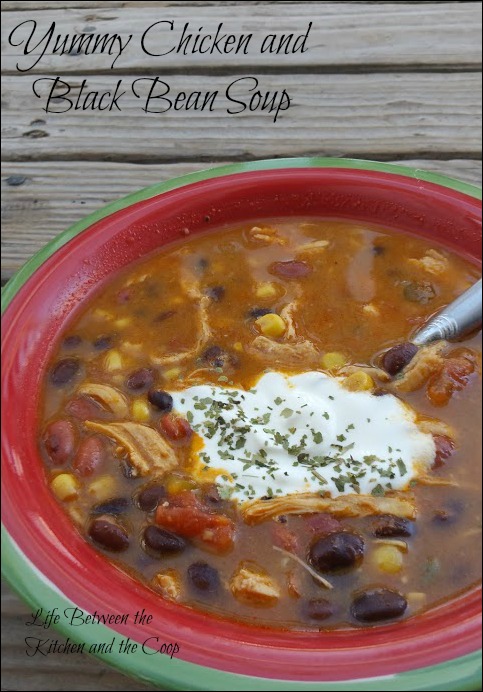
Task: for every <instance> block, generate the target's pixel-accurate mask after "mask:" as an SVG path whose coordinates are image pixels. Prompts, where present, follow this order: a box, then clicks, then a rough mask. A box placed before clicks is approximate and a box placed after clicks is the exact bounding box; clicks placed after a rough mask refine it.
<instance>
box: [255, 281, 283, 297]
mask: <svg viewBox="0 0 483 692" xmlns="http://www.w3.org/2000/svg"><path fill="white" fill-rule="evenodd" d="M255 295H256V296H257V298H260V300H269V299H271V298H276V297H277V295H278V289H277V285H276V284H274V283H273V282H272V281H263V282H262V283H259V284H258V285H257V287H256V289H255Z"/></svg>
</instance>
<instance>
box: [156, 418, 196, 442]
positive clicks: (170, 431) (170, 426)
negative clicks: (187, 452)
mask: <svg viewBox="0 0 483 692" xmlns="http://www.w3.org/2000/svg"><path fill="white" fill-rule="evenodd" d="M159 427H160V429H161V432H162V433H163V435H164V436H165V437H167V438H168V440H171V441H174V442H182V441H183V442H185V441H186V442H187V441H188V440H189V439H190V438H191V435H192V434H193V430H192V429H191V426H190V424H189V423H188V421H187V420H186V418H182V416H177V415H176V414H175V413H166V414H165V415H164V416H161V418H160V420H159Z"/></svg>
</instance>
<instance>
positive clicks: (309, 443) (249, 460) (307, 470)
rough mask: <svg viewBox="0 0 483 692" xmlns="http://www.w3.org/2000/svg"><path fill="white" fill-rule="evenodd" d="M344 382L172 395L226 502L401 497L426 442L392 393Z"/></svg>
mask: <svg viewBox="0 0 483 692" xmlns="http://www.w3.org/2000/svg"><path fill="white" fill-rule="evenodd" d="M342 381H343V380H342V378H335V377H331V376H328V375H326V374H324V373H322V372H315V371H314V372H306V373H303V374H301V375H294V376H288V375H284V374H282V373H277V372H269V373H267V374H265V375H263V376H262V377H261V378H260V379H259V380H258V382H257V384H256V385H255V386H254V387H253V388H252V389H249V390H242V389H237V388H234V387H228V386H225V385H220V386H213V385H198V386H195V387H190V388H188V389H185V390H182V391H177V392H172V395H173V399H174V407H175V409H176V410H177V411H178V412H179V413H181V414H183V415H185V416H186V417H187V418H188V420H189V421H190V423H191V427H192V428H193V429H194V431H195V432H196V433H197V435H198V440H199V442H200V444H199V446H200V447H201V449H199V451H198V452H197V454H198V458H199V461H200V462H201V465H199V467H201V468H202V469H203V468H204V467H206V470H208V469H215V468H216V469H220V473H219V474H217V477H216V482H217V483H218V485H219V486H220V488H221V492H222V495H224V496H227V497H228V496H231V497H232V498H233V499H236V500H238V501H239V502H244V501H246V500H251V499H259V498H262V497H267V496H268V497H277V496H280V497H281V496H283V495H288V494H291V493H299V492H315V493H320V492H323V493H328V494H329V495H330V496H331V497H337V496H339V495H343V494H349V493H361V494H367V495H370V494H373V495H383V494H384V493H385V492H386V491H388V490H402V489H405V488H406V487H407V486H408V484H409V483H410V482H411V480H413V479H415V478H417V476H418V475H419V474H421V473H422V472H424V471H425V470H426V469H427V468H428V467H429V466H430V465H431V464H432V462H433V461H434V457H435V451H436V450H435V445H434V440H433V437H432V435H430V434H427V433H423V432H422V431H421V430H420V429H419V428H418V425H417V422H416V421H417V416H416V413H415V411H413V409H411V408H410V407H409V406H407V405H406V404H404V403H402V402H401V401H400V400H399V399H397V398H396V397H395V396H393V395H392V394H386V395H385V396H374V395H373V394H371V393H369V392H350V391H348V390H347V389H345V388H344V387H343V385H342ZM198 477H201V478H202V477H203V471H202V470H201V471H200V472H199V473H198Z"/></svg>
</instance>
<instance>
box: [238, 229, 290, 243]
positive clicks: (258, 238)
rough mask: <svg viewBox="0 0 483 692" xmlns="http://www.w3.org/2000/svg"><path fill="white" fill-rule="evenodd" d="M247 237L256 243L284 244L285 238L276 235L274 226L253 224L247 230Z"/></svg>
mask: <svg viewBox="0 0 483 692" xmlns="http://www.w3.org/2000/svg"><path fill="white" fill-rule="evenodd" d="M248 237H249V239H250V240H251V241H253V242H254V243H256V244H257V245H286V244H287V240H286V239H285V238H281V237H280V236H279V235H278V231H277V229H276V228H272V227H271V226H253V228H251V229H250V230H249V232H248Z"/></svg>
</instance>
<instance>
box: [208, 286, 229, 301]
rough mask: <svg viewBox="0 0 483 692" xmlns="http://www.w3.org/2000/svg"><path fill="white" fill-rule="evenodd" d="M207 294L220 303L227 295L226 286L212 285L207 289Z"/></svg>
mask: <svg viewBox="0 0 483 692" xmlns="http://www.w3.org/2000/svg"><path fill="white" fill-rule="evenodd" d="M205 295H207V296H208V297H209V298H211V299H212V300H214V301H215V303H219V302H220V300H222V299H223V298H224V296H225V287H224V286H210V287H209V288H207V289H206V290H205Z"/></svg>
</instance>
